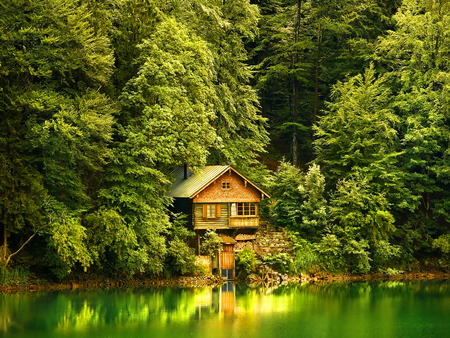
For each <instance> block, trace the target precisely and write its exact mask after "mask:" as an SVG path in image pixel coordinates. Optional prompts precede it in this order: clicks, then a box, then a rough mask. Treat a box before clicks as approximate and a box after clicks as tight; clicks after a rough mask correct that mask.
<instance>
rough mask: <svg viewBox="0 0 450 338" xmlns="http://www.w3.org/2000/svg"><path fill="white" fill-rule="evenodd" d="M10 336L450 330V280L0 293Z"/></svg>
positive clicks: (406, 337) (4, 329)
mask: <svg viewBox="0 0 450 338" xmlns="http://www.w3.org/2000/svg"><path fill="white" fill-rule="evenodd" d="M0 337H5V338H10V337H11V338H12V337H14V338H25V337H27V338H28V337H30V338H31V337H33V338H40V337H46V338H53V337H55V338H56V337H58V338H61V337H62V338H64V337H71V338H72V337H74V338H75V337H92V338H119V337H120V338H124V337H130V338H144V337H151V338H158V337H165V338H166V337H174V338H175V337H176V338H183V337H201V338H222V337H223V338H240V337H242V338H244V337H245V338H253V337H255V338H256V337H258V338H265V337H267V338H269V337H270V338H282V337H296V338H297V337H300V338H301V337H308V338H320V337H330V338H339V337H346V338H352V337H355V338H356V337H358V338H364V337H393V338H410V337H417V338H419V337H420V338H422V337H439V338H443V337H450V282H382V283H351V284H339V283H338V284H328V285H296V286H283V287H279V288H277V289H263V288H258V289H256V288H249V287H245V286H239V285H237V286H234V287H232V285H228V287H227V286H224V287H223V288H204V289H203V288H202V289H179V288H164V289H134V290H107V291H72V292H45V293H29V294H0Z"/></svg>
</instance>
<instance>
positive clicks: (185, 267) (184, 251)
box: [165, 214, 198, 275]
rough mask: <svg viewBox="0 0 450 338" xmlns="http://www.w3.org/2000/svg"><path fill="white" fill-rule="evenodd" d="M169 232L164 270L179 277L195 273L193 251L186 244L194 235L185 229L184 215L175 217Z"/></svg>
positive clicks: (196, 269)
mask: <svg viewBox="0 0 450 338" xmlns="http://www.w3.org/2000/svg"><path fill="white" fill-rule="evenodd" d="M170 230H171V231H170V235H169V236H168V239H167V240H168V244H167V257H166V261H165V269H166V270H168V269H171V271H173V272H175V273H178V274H181V275H185V274H189V273H193V272H197V271H198V267H197V265H196V258H195V252H194V249H192V248H189V246H188V244H187V241H188V239H189V238H190V237H193V236H195V233H194V232H193V231H190V230H188V229H187V228H186V215H182V214H181V215H176V217H175V220H174V221H173V224H172V227H171V229H170Z"/></svg>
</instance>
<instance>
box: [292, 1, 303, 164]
mask: <svg viewBox="0 0 450 338" xmlns="http://www.w3.org/2000/svg"><path fill="white" fill-rule="evenodd" d="M301 11H302V0H298V1H297V15H296V18H295V27H294V43H295V44H297V43H298V41H299V37H300V15H301ZM297 62H298V52H297V51H295V52H294V54H293V55H292V64H291V68H292V69H294V68H295V67H296V66H297ZM298 96H299V95H298V81H297V77H296V75H294V76H293V78H292V123H293V126H292V128H293V130H292V164H293V165H294V166H297V165H298V128H297V123H298V110H299V109H298V101H299V97H298Z"/></svg>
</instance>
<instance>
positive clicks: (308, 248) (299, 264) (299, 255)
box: [291, 234, 320, 273]
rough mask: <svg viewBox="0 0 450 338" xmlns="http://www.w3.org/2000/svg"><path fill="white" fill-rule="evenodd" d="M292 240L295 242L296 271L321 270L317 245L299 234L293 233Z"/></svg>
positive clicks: (310, 271)
mask: <svg viewBox="0 0 450 338" xmlns="http://www.w3.org/2000/svg"><path fill="white" fill-rule="evenodd" d="M291 240H292V241H293V242H294V249H295V259H294V267H295V271H298V272H301V273H315V272H318V271H319V270H320V261H319V253H318V252H317V245H316V244H313V243H310V242H308V241H307V240H306V239H304V238H301V237H299V236H298V234H292V235H291Z"/></svg>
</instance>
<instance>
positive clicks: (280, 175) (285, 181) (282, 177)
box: [270, 162, 302, 229]
mask: <svg viewBox="0 0 450 338" xmlns="http://www.w3.org/2000/svg"><path fill="white" fill-rule="evenodd" d="M301 182H302V177H301V171H300V170H299V169H298V168H297V167H295V166H292V165H290V164H289V163H287V162H281V163H280V166H279V167H278V170H277V172H276V173H275V175H274V178H273V181H272V182H271V183H270V193H271V195H272V198H273V199H274V200H275V204H274V205H273V206H272V208H271V216H272V217H273V218H274V220H275V222H276V224H277V225H279V226H282V227H285V228H288V229H289V228H290V229H296V228H297V227H298V226H299V224H300V223H301V214H300V204H301V203H302V195H301V193H300V191H299V190H298V187H299V186H300V184H301Z"/></svg>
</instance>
